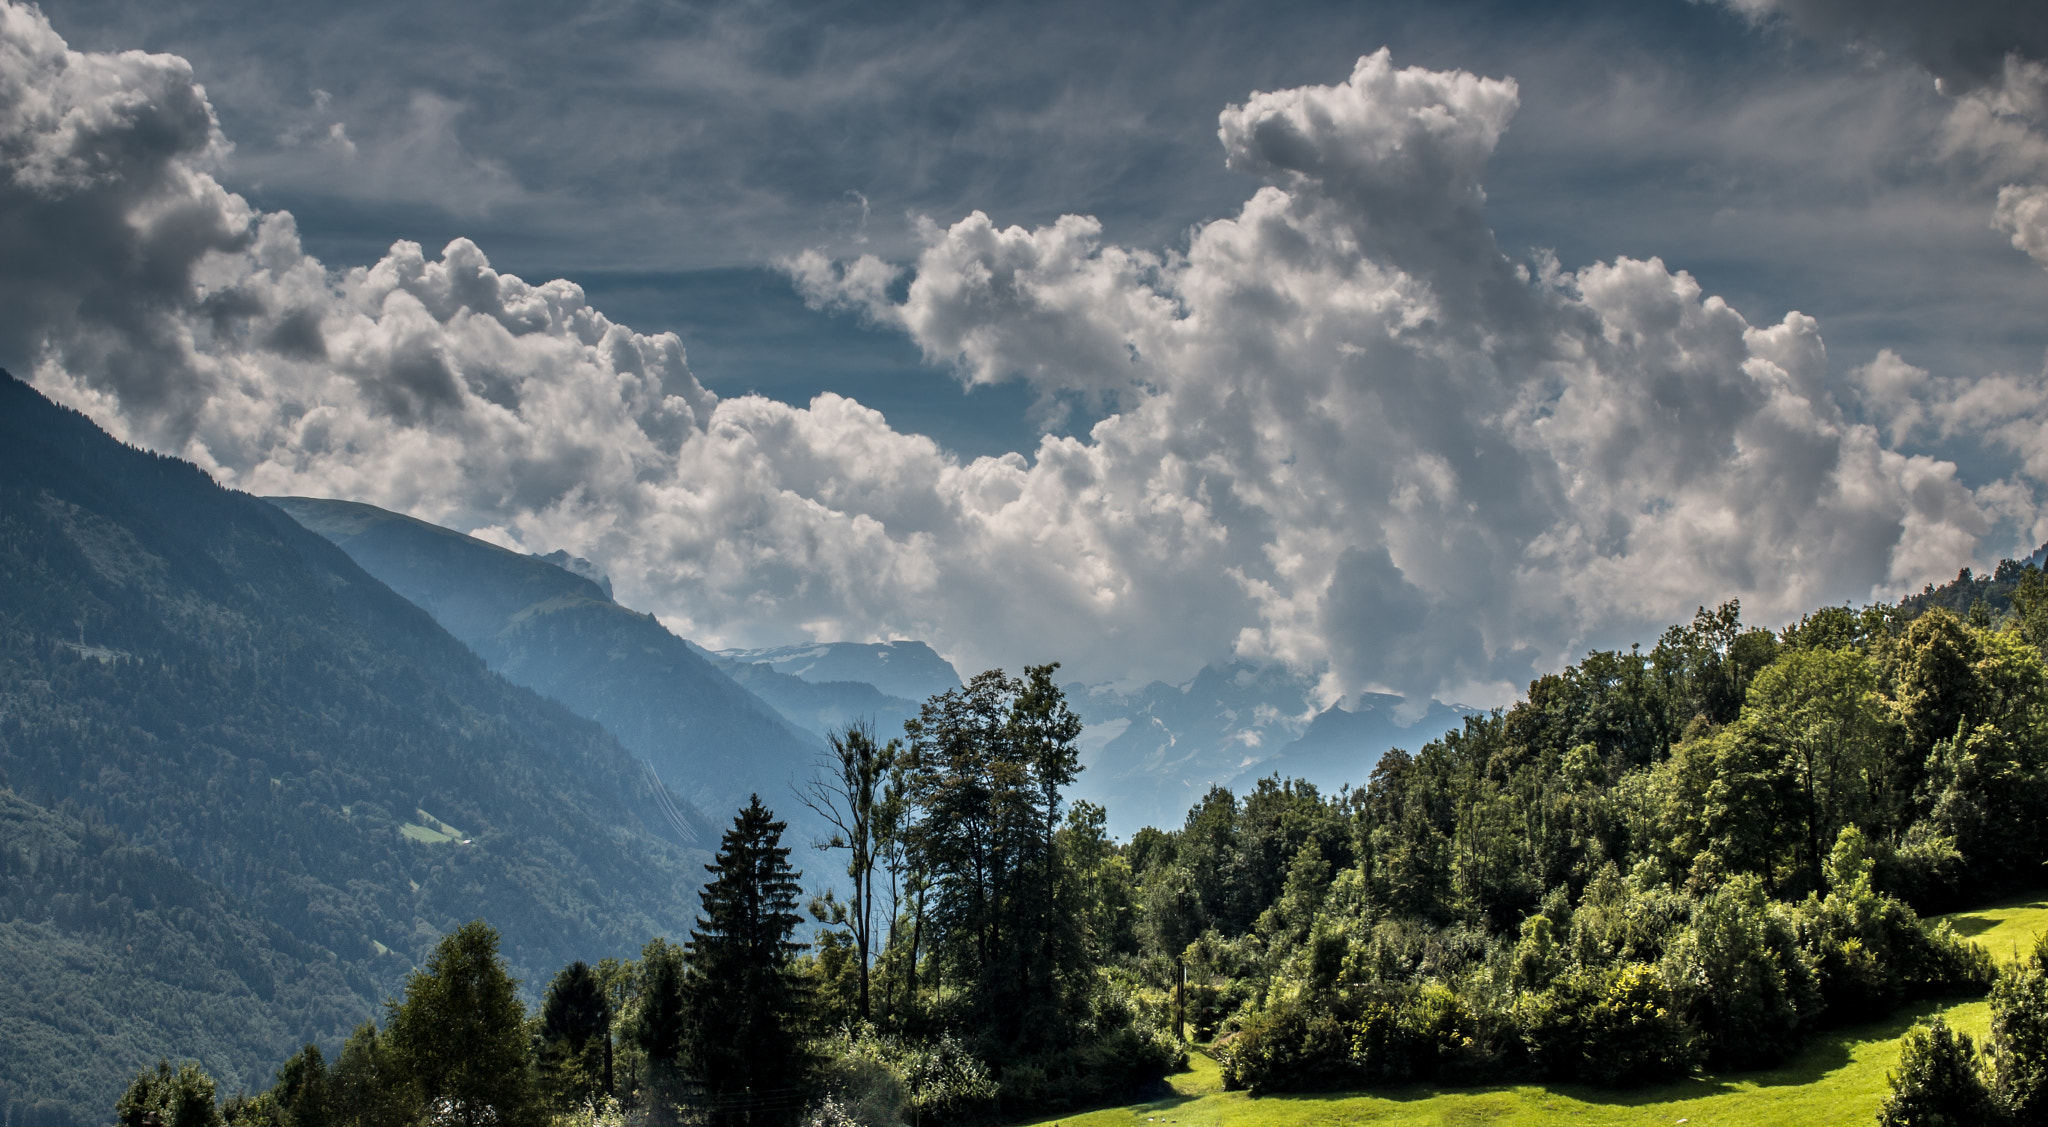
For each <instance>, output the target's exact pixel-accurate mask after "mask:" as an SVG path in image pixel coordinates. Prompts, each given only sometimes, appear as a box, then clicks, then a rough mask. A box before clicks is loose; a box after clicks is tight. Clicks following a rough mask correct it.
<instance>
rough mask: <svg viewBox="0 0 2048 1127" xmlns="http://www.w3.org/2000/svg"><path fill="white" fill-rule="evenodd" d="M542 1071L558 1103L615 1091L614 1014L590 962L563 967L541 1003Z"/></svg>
mask: <svg viewBox="0 0 2048 1127" xmlns="http://www.w3.org/2000/svg"><path fill="white" fill-rule="evenodd" d="M540 1013H541V1021H540V1070H541V1077H542V1079H543V1081H544V1082H545V1083H546V1084H547V1086H548V1088H549V1092H550V1094H551V1095H552V1096H554V1097H555V1099H556V1100H557V1102H559V1103H561V1104H563V1105H566V1106H568V1107H570V1108H580V1107H582V1106H583V1105H584V1104H586V1103H589V1102H590V1101H592V1100H595V1099H598V1098H600V1097H603V1096H608V1095H611V1093H612V1035H611V1025H612V1015H611V1005H610V1003H609V1002H608V1001H607V1000H606V999H605V996H604V987H603V986H602V985H601V984H600V983H599V982H598V980H597V975H596V973H595V972H593V971H592V970H591V969H590V964H588V963H585V962H583V961H582V960H580V959H579V960H578V961H576V962H573V963H570V964H569V965H568V966H566V967H564V968H562V973H560V974H558V975H556V976H555V980H554V982H553V983H551V984H549V986H548V994H547V998H546V999H545V1000H544V1001H543V1002H542V1003H541V1011H540Z"/></svg>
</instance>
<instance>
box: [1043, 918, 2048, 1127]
mask: <svg viewBox="0 0 2048 1127" xmlns="http://www.w3.org/2000/svg"><path fill="white" fill-rule="evenodd" d="M1947 918H1948V919H1949V921H1950V922H1951V923H1952V924H1953V925H1954V926H1955V927H1956V928H1957V930H1959V931H1962V932H1964V933H1965V934H1969V935H1971V936H1972V938H1974V939H1975V940H1976V941H1977V942H1978V943H1980V944H1982V945H1983V946H1984V947H1985V948H1986V949H1988V950H1990V951H1991V952H1992V953H1993V954H1994V955H1995V956H1997V957H1998V958H2000V959H2001V960H2004V959H2009V958H2013V957H2015V955H2014V953H2015V952H2016V951H2020V950H2023V949H2025V948H2026V947H2028V946H2029V945H2030V944H2031V943H2032V941H2033V937H2034V936H2035V935H2037V934H2039V933H2041V932H2042V931H2048V899H2044V898H2043V897H2041V896H2039V895H2029V896H2024V897H2018V898H2014V899H2011V900H2007V901H2004V902H2001V903H2000V904H1997V905H1994V906H1992V907H1989V908H1982V909H1978V910H1975V911H1969V912H1961V913H1957V914H1956V915H1954V916H1950V917H1947ZM1936 1014H1940V1015H1941V1016H1942V1017H1943V1018H1944V1019H1945V1020H1947V1021H1948V1023H1949V1024H1950V1025H1952V1026H1955V1027H1956V1028H1958V1029H1961V1030H1963V1031H1964V1032H1967V1033H1969V1034H1970V1035H1971V1036H1972V1037H1973V1038H1978V1039H1980V1040H1981V1038H1982V1037H1983V1035H1984V1034H1985V1032H1986V1030H1987V1029H1988V1027H1989V1024H1990V1011H1989V1007H1988V1006H1987V1005H1986V1004H1985V1003H1984V1002H1983V1001H1981V1000H1969V1001H1953V1002H1946V1003H1940V1002H1935V1003H1923V1004H1920V1005H1916V1006H1912V1007H1909V1008H1907V1009H1904V1010H1901V1011H1900V1012H1899V1013H1897V1014H1894V1015H1892V1016H1891V1017H1888V1018H1886V1019H1884V1020H1882V1021H1875V1022H1866V1023H1863V1024H1858V1025H1853V1026H1848V1027H1844V1028H1840V1029H1835V1030H1830V1031H1828V1032H1826V1033H1823V1034H1820V1035H1818V1036H1816V1037H1815V1038H1814V1039H1813V1040H1812V1041H1811V1042H1810V1043H1809V1044H1808V1045H1807V1046H1806V1048H1805V1049H1804V1050H1802V1051H1801V1052H1800V1053H1799V1054H1798V1055H1797V1056H1795V1057H1793V1058H1792V1059H1791V1060H1790V1061H1787V1062H1786V1063H1785V1064H1784V1065H1783V1066H1781V1067H1778V1068H1772V1069H1766V1070H1762V1071H1757V1072H1735V1073H1727V1074H1719V1075H1705V1076H1699V1077H1694V1078H1690V1079H1686V1080H1683V1081H1680V1082H1677V1083H1672V1084H1656V1085H1650V1086H1647V1087H1643V1088H1634V1089H1600V1088H1589V1087H1584V1086H1579V1085H1535V1084H1524V1085H1512V1086H1506V1085H1504V1086H1501V1087H1479V1088H1457V1089H1446V1088H1441V1087H1432V1086H1416V1087H1403V1088H1390V1089H1386V1090H1383V1091H1375V1092H1372V1093H1369V1094H1368V1093H1333V1094H1314V1095H1277V1096H1263V1097H1253V1096H1250V1095H1248V1094H1246V1093H1244V1092H1226V1091H1224V1090H1223V1077H1222V1071H1221V1069H1220V1068H1219V1067H1218V1065H1217V1063H1216V1061H1215V1059H1214V1058H1213V1057H1210V1056H1208V1055H1207V1054H1205V1053H1200V1052H1197V1053H1194V1054H1191V1056H1190V1060H1189V1067H1188V1069H1187V1071H1185V1072H1181V1073H1178V1074H1175V1075H1173V1076H1171V1077H1169V1078H1168V1084H1169V1085H1170V1087H1171V1088H1172V1093H1171V1094H1170V1095H1165V1096H1162V1097H1159V1098H1155V1099H1152V1100H1148V1101H1146V1102H1144V1103H1137V1104H1131V1105H1128V1106H1124V1107H1112V1108H1103V1109H1100V1110H1096V1111H1089V1112H1084V1113H1081V1114H1078V1115H1061V1116H1052V1117H1033V1118H1030V1119H1026V1120H1023V1121H1022V1123H1023V1124H1025V1125H1029V1127H1041V1125H1043V1127H1053V1125H1058V1127H1141V1125H1144V1124H1153V1125H1154V1127H1160V1125H1168V1124H1172V1125H1179V1127H1320V1125H1323V1124H1328V1123H1372V1124H1385V1125H1387V1127H1400V1125H1406V1124H1415V1125H1417V1127H1420V1125H1422V1124H1452V1123H1496V1124H1506V1125H1510V1127H1549V1125H1551V1124H1580V1125H1587V1127H1609V1125H1613V1127H1622V1125H1633V1124H1644V1125H1648V1124H1670V1123H1685V1122H1690V1123H1699V1124H1712V1123H1741V1124H1748V1125H1754V1127H1774V1125H1779V1124H1783V1125H1786V1127H1793V1125H1799V1127H1807V1125H1811V1127H1828V1125H1833V1124H1843V1125H1848V1124H1856V1125H1858V1127H1862V1125H1867V1124H1870V1123H1872V1122H1875V1120H1876V1117H1877V1106H1878V1102H1879V1101H1880V1100H1882V1099H1883V1098H1884V1093H1885V1091H1886V1090H1887V1089H1886V1080H1885V1077H1886V1074H1887V1072H1889V1071H1890V1070H1891V1069H1892V1068H1893V1067H1894V1066H1895V1065H1896V1064H1897V1063H1898V1057H1899V1038H1900V1037H1901V1036H1902V1035H1903V1034H1904V1033H1905V1032H1906V1030H1907V1029H1909V1028H1910V1027H1911V1026H1912V1025H1913V1024H1914V1023H1915V1022H1917V1021H1925V1020H1927V1019H1929V1018H1932V1017H1933V1016H1934V1015H1936Z"/></svg>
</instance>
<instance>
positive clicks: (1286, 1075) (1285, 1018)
mask: <svg viewBox="0 0 2048 1127" xmlns="http://www.w3.org/2000/svg"><path fill="white" fill-rule="evenodd" d="M1369 1028H1370V1027H1369ZM1352 1046H1353V1036H1352V1031H1351V1030H1349V1029H1347V1028H1346V1027H1345V1023H1344V1022H1342V1021H1340V1020H1338V1018H1337V1015H1336V1014H1334V1013H1332V1012H1331V1011H1330V1010H1329V1008H1328V1007H1325V1006H1313V1005H1308V1004H1305V1003H1302V1002H1300V1001H1298V1000H1294V999H1289V1000H1286V1001H1282V1002H1279V1003H1277V1004H1275V1005H1273V1006H1270V1007H1268V1008H1267V1009H1266V1010H1265V1011H1264V1012H1263V1013H1260V1014H1257V1015H1255V1016H1254V1017H1252V1018H1250V1019H1249V1020H1247V1021H1246V1022H1245V1025H1244V1028H1243V1029H1242V1030H1241V1031H1240V1032H1239V1033H1238V1035H1237V1036H1236V1037H1235V1038H1233V1039H1232V1040H1231V1042H1230V1044H1229V1047H1228V1048H1226V1049H1224V1050H1222V1051H1221V1052H1220V1053H1219V1054H1218V1056H1219V1058H1220V1061H1221V1063H1222V1065H1223V1086H1224V1087H1225V1088H1226V1089H1230V1090H1233V1091H1235V1090H1239V1089H1242V1090H1244V1091H1248V1092H1250V1093H1251V1094H1253V1095H1255V1096H1257V1095H1264V1094H1265V1093H1267V1092H1302V1091H1317V1090H1326V1089H1330V1088H1342V1087H1347V1086H1352V1085H1356V1084H1358V1083H1360V1082H1361V1079H1362V1077H1361V1076H1360V1075H1359V1070H1358V1069H1357V1068H1356V1066H1355V1065H1354V1064H1353V1060H1352V1055H1353V1048H1352Z"/></svg>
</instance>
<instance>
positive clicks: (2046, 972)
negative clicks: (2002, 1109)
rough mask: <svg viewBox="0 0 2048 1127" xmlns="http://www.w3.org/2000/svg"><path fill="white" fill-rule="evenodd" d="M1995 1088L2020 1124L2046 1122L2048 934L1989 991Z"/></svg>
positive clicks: (2047, 1077)
mask: <svg viewBox="0 0 2048 1127" xmlns="http://www.w3.org/2000/svg"><path fill="white" fill-rule="evenodd" d="M1991 1057H1992V1060H1993V1061H1994V1062H1995V1068H1994V1071H1993V1081H1992V1083H1993V1087H1994V1090H1995V1091H1996V1092H1997V1094H1998V1097H1999V1100H2000V1102H2002V1103H2003V1104H2004V1105H2005V1106H2006V1108H2007V1109H2008V1110H2010V1111H2011V1112H2012V1113H2013V1118H2014V1119H2016V1120H2017V1121H2019V1122H2021V1123H2030V1124H2031V1123H2043V1122H2048V935H2043V936H2040V937H2038V938H2036V939H2035V941H2034V950H2033V954H2032V955H2031V956H2030V957H2029V958H2028V959H2027V961H2025V962H2023V963H2015V964H2014V965H2012V966H2010V967H2007V968H2006V970H2005V973H2004V974H2002V975H2000V976H1999V978H1998V982H1997V984H1996V985H1994V986H1993V987H1992V988H1991Z"/></svg>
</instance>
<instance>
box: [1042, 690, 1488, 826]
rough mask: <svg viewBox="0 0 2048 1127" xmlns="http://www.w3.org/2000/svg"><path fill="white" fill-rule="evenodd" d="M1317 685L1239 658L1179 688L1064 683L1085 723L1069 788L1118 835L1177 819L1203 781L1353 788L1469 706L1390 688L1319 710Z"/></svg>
mask: <svg viewBox="0 0 2048 1127" xmlns="http://www.w3.org/2000/svg"><path fill="white" fill-rule="evenodd" d="M1315 688H1316V685H1315V680H1314V678H1312V677H1309V676H1306V675H1304V674H1302V673H1301V672H1299V671H1296V670H1291V669H1289V668H1287V667H1286V666H1284V665H1279V664H1264V663H1254V662H1248V661H1235V662H1231V663H1229V664H1227V665H1210V666H1207V667H1205V668H1203V669H1202V670H1201V671H1200V672H1199V673H1197V674H1196V675H1195V676H1194V677H1193V678H1192V679H1191V680H1189V681H1187V682H1185V683H1183V684H1179V685H1169V684H1166V683H1165V682H1161V681H1154V682H1152V683H1151V684H1149V685H1145V686H1144V687H1142V688H1138V689H1134V690H1123V689H1119V688H1116V687H1114V686H1108V685H1094V686H1089V685H1080V684H1074V685H1068V686H1066V689H1067V696H1068V699H1069V700H1071V701H1072V702H1073V703H1074V707H1075V710H1076V711H1078V712H1079V713H1080V714H1081V718H1082V719H1083V720H1084V721H1085V722H1086V723H1087V724H1088V730H1087V731H1086V732H1084V733H1083V734H1082V737H1081V744H1082V753H1083V761H1084V762H1085V763H1087V764H1088V768H1089V769H1088V770H1087V771H1086V772H1085V773H1084V774H1083V775H1082V776H1081V779H1080V780H1079V782H1078V783H1077V784H1076V787H1075V796H1076V797H1078V798H1086V799H1088V800H1090V801H1093V802H1100V803H1102V804H1103V805H1105V806H1106V807H1107V808H1108V809H1109V815H1110V824H1111V829H1112V830H1113V831H1114V832H1115V833H1117V834H1119V835H1128V834H1130V833H1131V832H1132V831H1134V830H1136V829H1137V828H1138V827H1139V826H1142V825H1154V826H1177V825H1179V824H1180V823H1181V820H1182V818H1183V817H1184V816H1185V815H1186V813H1187V810H1188V808H1189V807H1190V806H1191V805H1193V804H1194V803H1195V802H1196V801H1198V800H1199V799H1200V798H1201V796H1202V794H1203V793H1204V792H1205V791H1207V790H1208V788H1209V787H1210V786H1212V785H1224V786H1229V787H1231V788H1232V789H1234V790H1237V791H1239V792H1240V793H1242V792H1243V791H1244V790H1246V789H1248V788H1250V787H1252V786H1254V785H1256V783H1257V780H1259V779H1260V778H1263V777H1265V776H1267V775H1272V774H1278V775H1280V776H1281V777H1283V778H1302V779H1307V780H1309V781H1310V782H1313V783H1315V784H1316V785H1317V786H1318V787H1320V788H1322V789H1324V790H1326V791H1332V792H1334V791H1336V790H1337V789H1339V788H1340V787H1342V786H1345V785H1350V786H1362V785H1363V784H1364V783H1365V781H1366V779H1367V778H1368V777H1369V776H1370V775H1371V773H1372V768H1373V766H1374V765H1375V764H1376V763H1377V762H1378V761H1379V757H1380V755H1381V754H1382V753H1384V752H1385V751H1386V750H1387V749H1388V748H1391V747H1403V748H1406V749H1408V750H1414V749H1416V748H1418V747H1420V746H1421V745H1422V744H1424V743H1427V742H1428V741H1430V740H1432V739H1435V738H1437V737H1438V736H1441V735H1442V734H1443V733H1444V732H1445V731H1446V730H1447V729H1450V728H1455V727H1457V726H1458V725H1459V724H1461V723H1463V720H1464V717H1465V716H1466V715H1467V714H1469V713H1470V712H1472V710H1471V709H1468V708H1465V707H1462V706H1458V705H1447V704H1444V703H1442V702H1440V701H1435V700H1431V701H1428V702H1426V703H1425V704H1424V706H1423V707H1422V708H1421V709H1420V710H1419V714H1417V710H1415V709H1413V708H1404V707H1403V705H1404V704H1405V703H1406V702H1405V701H1404V699H1403V698H1402V697H1399V696H1395V695H1393V694H1391V693H1358V694H1355V695H1353V696H1350V697H1346V698H1345V699H1344V700H1342V701H1339V702H1338V703H1336V704H1333V705H1330V706H1329V707H1327V708H1321V709H1319V708H1318V707H1317V702H1316V700H1315V695H1316V694H1315ZM1404 714H1407V715H1404Z"/></svg>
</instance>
